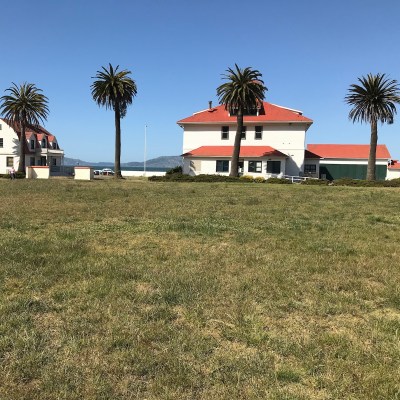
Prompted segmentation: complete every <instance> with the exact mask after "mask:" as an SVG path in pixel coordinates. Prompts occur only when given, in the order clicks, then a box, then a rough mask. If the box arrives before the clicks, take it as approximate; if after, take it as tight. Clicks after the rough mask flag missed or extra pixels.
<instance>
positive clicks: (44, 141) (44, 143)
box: [42, 139, 46, 148]
mask: <svg viewBox="0 0 400 400" xmlns="http://www.w3.org/2000/svg"><path fill="white" fill-rule="evenodd" d="M45 147H46V140H44V139H43V140H42V148H45Z"/></svg>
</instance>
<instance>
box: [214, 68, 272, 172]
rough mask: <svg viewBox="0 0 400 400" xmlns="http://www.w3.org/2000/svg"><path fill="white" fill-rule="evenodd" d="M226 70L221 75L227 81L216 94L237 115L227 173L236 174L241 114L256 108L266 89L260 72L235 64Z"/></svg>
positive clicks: (240, 136)
mask: <svg viewBox="0 0 400 400" xmlns="http://www.w3.org/2000/svg"><path fill="white" fill-rule="evenodd" d="M226 72H227V74H224V75H223V79H226V80H227V81H228V82H226V83H223V84H222V85H221V86H219V87H218V88H217V96H218V98H219V102H220V104H224V105H225V109H226V110H229V111H230V112H231V114H233V113H236V116H237V129H236V135H235V143H234V147H233V153H232V162H231V171H230V173H229V175H230V176H238V175H239V168H238V165H239V154H240V143H241V140H242V130H243V116H244V114H245V113H246V111H250V110H251V109H254V108H256V107H257V105H258V104H259V103H261V102H262V101H263V100H264V98H265V91H266V90H268V89H267V88H266V87H265V86H264V82H263V81H262V80H261V79H260V78H261V77H262V74H261V73H260V72H259V71H257V70H253V69H251V68H250V67H246V68H244V69H241V68H239V67H238V66H237V64H235V70H233V69H232V68H228V69H227V70H226Z"/></svg>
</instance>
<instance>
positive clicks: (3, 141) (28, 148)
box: [0, 119, 64, 174]
mask: <svg viewBox="0 0 400 400" xmlns="http://www.w3.org/2000/svg"><path fill="white" fill-rule="evenodd" d="M20 134H21V132H20V130H19V128H18V127H16V126H12V125H11V124H9V123H8V122H7V121H5V120H4V119H0V174H6V173H7V172H8V171H9V169H10V168H11V167H14V169H17V168H18V164H19V157H20V156H19V141H20ZM25 135H26V143H25V165H26V166H39V165H40V166H46V165H47V166H60V165H62V164H63V160H64V151H63V150H61V149H60V147H59V145H58V142H57V138H56V137H55V136H54V135H52V134H51V133H50V132H48V131H47V130H46V129H44V128H43V127H41V126H39V127H37V128H27V129H26V132H25Z"/></svg>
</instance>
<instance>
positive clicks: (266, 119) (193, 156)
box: [177, 102, 318, 177]
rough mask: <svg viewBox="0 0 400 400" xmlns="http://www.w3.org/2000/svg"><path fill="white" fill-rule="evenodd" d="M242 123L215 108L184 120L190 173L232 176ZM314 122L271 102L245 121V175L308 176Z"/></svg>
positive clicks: (229, 112)
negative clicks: (308, 148) (308, 146)
mask: <svg viewBox="0 0 400 400" xmlns="http://www.w3.org/2000/svg"><path fill="white" fill-rule="evenodd" d="M236 121H237V119H236V115H235V110H226V109H225V106H223V105H219V106H216V107H213V106H212V105H211V104H210V105H209V107H208V108H207V109H205V110H203V111H199V112H196V113H194V114H193V115H191V116H189V117H186V118H183V119H181V120H179V121H178V122H177V123H178V124H179V125H180V126H181V127H182V128H183V130H184V132H183V159H184V167H183V170H184V173H187V174H191V175H198V174H228V173H229V170H230V159H231V156H232V152H233V145H234V139H235V133H236V127H237V124H236ZM312 123H313V121H312V120H311V119H310V118H307V117H305V116H304V115H303V113H302V112H301V111H298V110H293V109H290V108H286V107H282V106H278V105H275V104H271V103H268V102H263V103H262V104H260V105H259V106H258V107H257V108H255V109H253V110H250V112H249V113H247V115H245V116H244V127H243V131H242V140H241V150H240V156H239V157H240V159H239V171H240V172H241V173H242V174H245V175H253V176H263V177H270V176H281V175H292V176H299V175H301V174H304V169H305V168H304V167H305V165H306V164H307V163H308V160H309V158H307V157H306V155H305V150H306V149H305V140H306V132H307V130H308V128H309V127H310V126H311V124H312ZM314 156H316V157H317V159H318V156H317V155H314ZM306 169H307V168H306Z"/></svg>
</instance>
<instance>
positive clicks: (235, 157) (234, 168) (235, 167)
mask: <svg viewBox="0 0 400 400" xmlns="http://www.w3.org/2000/svg"><path fill="white" fill-rule="evenodd" d="M242 130H243V111H242V110H241V108H239V109H238V113H237V129H236V135H235V144H234V146H233V153H232V161H231V172H230V174H229V176H239V154H240V143H241V141H242Z"/></svg>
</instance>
